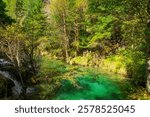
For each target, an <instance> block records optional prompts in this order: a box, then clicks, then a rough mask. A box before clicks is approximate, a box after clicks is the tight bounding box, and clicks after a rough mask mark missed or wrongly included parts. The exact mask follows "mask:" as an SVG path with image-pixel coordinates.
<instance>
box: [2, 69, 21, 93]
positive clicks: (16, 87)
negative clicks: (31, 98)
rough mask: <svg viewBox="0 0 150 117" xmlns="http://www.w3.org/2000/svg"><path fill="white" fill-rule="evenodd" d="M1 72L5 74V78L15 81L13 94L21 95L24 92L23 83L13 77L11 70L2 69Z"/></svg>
mask: <svg viewBox="0 0 150 117" xmlns="http://www.w3.org/2000/svg"><path fill="white" fill-rule="evenodd" d="M0 74H1V75H2V76H4V77H5V78H7V79H10V80H11V81H12V82H13V83H14V85H15V86H14V87H12V93H13V95H20V94H21V93H22V86H21V84H20V83H19V82H18V81H17V80H15V79H13V77H12V76H11V74H10V73H9V72H7V71H0Z"/></svg>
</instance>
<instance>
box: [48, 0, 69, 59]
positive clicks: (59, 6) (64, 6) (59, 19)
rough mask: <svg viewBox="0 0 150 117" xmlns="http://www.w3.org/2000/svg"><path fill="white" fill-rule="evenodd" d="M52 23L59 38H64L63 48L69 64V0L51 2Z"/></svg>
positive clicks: (62, 41)
mask: <svg viewBox="0 0 150 117" xmlns="http://www.w3.org/2000/svg"><path fill="white" fill-rule="evenodd" d="M50 11H51V17H50V18H51V22H53V23H54V25H53V26H54V28H55V29H56V30H57V28H58V31H59V34H60V35H59V36H60V38H62V40H60V41H61V46H62V48H63V55H64V58H65V61H66V62H69V37H68V24H67V21H68V16H69V9H68V0H51V4H50Z"/></svg>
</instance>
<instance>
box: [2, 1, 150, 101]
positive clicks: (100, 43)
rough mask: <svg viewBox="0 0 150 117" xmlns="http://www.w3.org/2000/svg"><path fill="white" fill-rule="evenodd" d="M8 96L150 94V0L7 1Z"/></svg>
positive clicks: (144, 96)
mask: <svg viewBox="0 0 150 117" xmlns="http://www.w3.org/2000/svg"><path fill="white" fill-rule="evenodd" d="M0 99H1V100H14V99H15V100H149V99H150V0H0Z"/></svg>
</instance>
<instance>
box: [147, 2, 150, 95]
mask: <svg viewBox="0 0 150 117" xmlns="http://www.w3.org/2000/svg"><path fill="white" fill-rule="evenodd" d="M147 13H148V21H147V31H146V44H147V57H148V58H147V91H148V93H149V94H150V0H149V1H148V4H147Z"/></svg>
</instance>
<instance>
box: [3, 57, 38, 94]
mask: <svg viewBox="0 0 150 117" xmlns="http://www.w3.org/2000/svg"><path fill="white" fill-rule="evenodd" d="M7 66H13V64H12V63H11V62H9V61H6V60H5V59H0V74H1V75H2V76H3V77H5V78H7V79H10V80H11V81H12V82H13V83H14V85H15V86H14V87H12V93H13V95H14V96H17V95H20V94H21V93H22V91H23V87H22V85H21V83H20V82H18V81H17V80H15V78H13V76H12V74H10V73H9V72H8V71H5V70H4V71H3V70H2V69H1V68H2V67H4V68H5V67H7ZM36 90H37V89H36V88H35V87H27V89H26V94H32V93H34V92H36Z"/></svg>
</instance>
